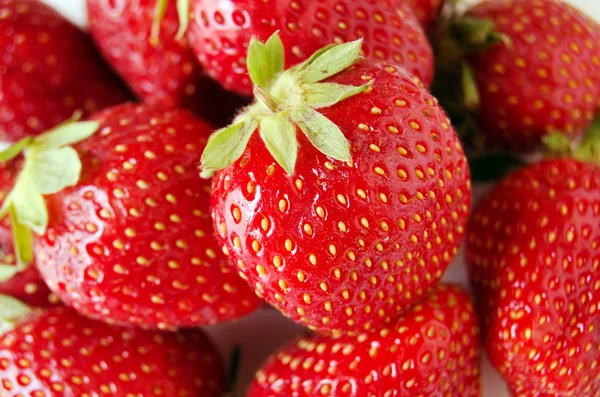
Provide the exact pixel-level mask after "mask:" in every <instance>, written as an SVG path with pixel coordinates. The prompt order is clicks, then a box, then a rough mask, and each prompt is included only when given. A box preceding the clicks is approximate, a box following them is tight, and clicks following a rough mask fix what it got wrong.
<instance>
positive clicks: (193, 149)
mask: <svg viewBox="0 0 600 397" xmlns="http://www.w3.org/2000/svg"><path fill="white" fill-rule="evenodd" d="M94 120H96V121H97V122H98V124H99V132H98V133H96V135H94V136H92V137H91V138H89V139H87V140H85V141H83V142H81V143H79V144H77V145H76V146H75V149H76V150H77V152H76V153H74V154H73V155H74V156H75V159H76V160H75V163H74V164H75V165H68V166H67V165H65V166H63V167H62V169H64V170H70V169H72V168H73V167H75V166H76V165H77V163H76V162H77V161H78V160H77V155H79V157H80V158H81V163H82V172H81V177H80V178H79V180H78V182H77V179H75V180H72V181H71V183H70V184H71V185H72V186H71V187H67V188H65V189H64V190H62V191H61V189H54V191H52V192H47V193H48V194H49V193H55V194H49V195H47V197H46V205H47V208H48V213H49V215H48V224H47V227H44V226H45V225H43V226H41V227H39V229H41V230H39V231H38V234H39V233H42V234H43V237H41V238H38V239H37V240H36V243H35V253H36V260H37V264H38V267H39V269H40V272H41V273H42V276H43V277H44V279H45V280H46V282H47V283H48V285H49V287H50V288H51V289H52V291H53V292H55V293H56V294H57V295H58V296H59V297H60V298H61V300H62V301H63V302H64V303H66V304H67V305H70V306H72V307H74V308H75V309H77V310H78V311H79V312H80V313H82V314H84V315H87V316H90V317H93V318H98V319H103V320H105V321H108V322H116V323H127V324H136V325H141V326H144V327H158V328H169V329H170V328H177V327H187V326H198V325H202V324H212V323H216V322H219V321H225V320H229V319H233V318H236V317H239V316H242V315H245V314H247V313H250V312H251V311H253V310H254V309H255V308H256V307H257V306H258V305H259V301H258V299H257V298H256V296H255V295H254V294H253V293H252V291H251V290H250V289H249V288H248V286H247V285H246V284H245V283H244V281H243V280H241V279H240V278H239V277H238V274H237V272H236V271H235V268H234V267H233V266H232V265H230V263H229V262H228V260H227V259H226V258H225V256H224V255H223V254H222V252H221V251H220V249H219V247H218V245H217V242H216V240H215V239H214V238H213V229H212V222H211V218H210V213H209V200H210V199H209V195H208V192H209V191H210V183H209V182H208V181H202V180H201V179H200V178H198V175H197V162H198V158H199V155H200V153H201V151H202V149H203V147H204V145H205V143H206V139H207V137H208V135H209V133H210V131H211V128H210V126H208V125H207V124H205V123H204V122H201V121H200V120H198V119H196V118H195V117H193V116H192V115H191V114H190V113H188V112H185V111H181V110H172V111H158V110H152V109H150V108H149V107H144V106H136V105H131V104H126V105H122V106H119V107H115V108H111V109H108V110H106V111H104V112H101V113H99V114H97V115H95V117H94ZM87 124H88V125H89V124H95V123H87ZM35 144H36V143H35V142H34V143H33V144H32V145H35ZM39 145H40V143H38V146H39ZM34 149H35V147H33V148H32V149H30V151H32V153H30V154H29V156H31V157H32V160H31V163H34V160H35V159H34V155H36V152H33V150H34ZM66 149H69V148H66ZM67 154H68V153H61V155H60V156H54V157H53V158H52V159H51V160H47V161H45V162H43V164H44V165H46V164H50V165H52V164H57V163H61V162H63V161H65V160H64V159H65V158H66V157H67ZM26 156H27V152H26ZM24 169H25V168H24ZM39 172H43V170H41V171H39ZM29 174H31V175H29ZM29 174H25V175H26V176H29V177H30V178H31V177H32V176H35V175H36V174H35V172H33V171H30V172H29ZM50 176H52V174H51V175H50ZM22 177H23V173H21V175H20V178H22ZM65 186H68V184H66V183H65ZM19 187H20V189H22V187H21V186H19ZM42 187H43V185H42ZM63 187H64V186H63ZM38 190H39V188H38ZM15 191H17V193H19V194H21V190H19V189H17V187H15V189H13V194H14V192H15ZM56 191H58V193H56ZM34 192H35V191H34ZM40 193H44V192H40ZM30 196H31V194H30ZM19 200H21V201H24V202H26V204H27V205H28V206H29V207H26V209H27V208H31V207H33V206H34V204H35V203H34V201H35V200H33V199H32V198H31V197H21V196H20V195H19V196H17V197H13V199H12V203H13V208H16V207H14V206H15V205H16V204H17V203H18V201H19ZM41 206H42V209H43V208H45V207H44V204H43V201H42V204H41ZM16 210H20V208H16ZM29 211H30V212H31V209H30V210H29ZM38 212H39V211H38ZM17 215H19V212H18V211H17ZM23 223H24V222H23ZM39 223H42V221H39ZM34 225H35V223H34ZM33 230H36V229H33Z"/></svg>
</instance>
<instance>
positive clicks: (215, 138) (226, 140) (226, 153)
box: [201, 118, 258, 177]
mask: <svg viewBox="0 0 600 397" xmlns="http://www.w3.org/2000/svg"><path fill="white" fill-rule="evenodd" d="M257 127H258V122H257V121H256V119H254V118H252V119H250V120H247V121H242V122H239V123H237V124H234V125H231V126H229V127H225V128H222V129H220V130H218V131H216V132H214V133H213V134H212V135H211V136H210V138H209V139H208V143H207V144H206V148H205V149H204V153H202V158H201V167H202V176H203V177H205V176H206V175H207V173H208V175H210V172H211V171H216V170H220V169H223V168H225V167H228V166H230V165H231V164H233V163H234V162H235V161H236V160H238V159H239V158H240V157H241V156H242V154H244V150H246V146H247V145H248V141H250V138H251V137H252V134H253V133H254V131H255V130H256V128H257Z"/></svg>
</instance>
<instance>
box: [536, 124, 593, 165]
mask: <svg viewBox="0 0 600 397" xmlns="http://www.w3.org/2000/svg"><path fill="white" fill-rule="evenodd" d="M543 141H544V144H545V145H546V151H547V152H548V154H549V155H550V156H552V157H570V158H574V159H577V160H579V161H583V162H587V163H593V164H596V165H598V166H600V117H598V118H597V119H596V121H594V123H593V124H592V126H591V127H590V129H589V130H588V131H587V133H586V135H585V137H584V138H583V140H582V141H581V142H580V143H579V144H574V143H573V142H572V141H571V140H570V139H569V138H568V137H567V136H566V135H564V134H563V133H561V132H552V133H550V134H548V135H546V136H545V137H544V139H543Z"/></svg>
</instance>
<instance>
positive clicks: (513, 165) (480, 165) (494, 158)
mask: <svg viewBox="0 0 600 397" xmlns="http://www.w3.org/2000/svg"><path fill="white" fill-rule="evenodd" d="M525 164H526V163H525V162H524V161H523V160H521V159H519V158H517V157H515V156H513V155H510V154H492V155H486V156H483V157H479V158H476V159H473V160H471V161H469V168H470V169H471V179H472V180H473V182H474V183H488V182H497V181H499V180H501V179H502V178H504V177H505V176H506V175H508V174H509V173H510V172H512V171H514V170H516V169H518V168H521V167H523V166H525Z"/></svg>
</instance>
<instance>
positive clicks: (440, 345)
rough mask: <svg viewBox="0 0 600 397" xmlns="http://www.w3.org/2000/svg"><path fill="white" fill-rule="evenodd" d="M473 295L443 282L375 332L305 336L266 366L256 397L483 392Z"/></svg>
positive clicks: (456, 396) (457, 396)
mask: <svg viewBox="0 0 600 397" xmlns="http://www.w3.org/2000/svg"><path fill="white" fill-rule="evenodd" d="M478 338H479V326H478V324H477V315H476V313H475V310H474V308H473V306H472V304H471V300H470V297H469V296H468V295H467V294H466V293H465V292H464V291H462V290H461V289H460V288H458V287H454V286H449V285H440V286H439V287H436V289H434V290H433V291H432V292H431V293H430V294H429V295H427V297H426V298H425V299H424V300H423V301H422V302H421V303H419V304H417V305H415V306H413V307H412V308H411V309H410V310H409V311H408V312H407V313H405V314H404V315H403V316H401V317H400V318H399V319H397V321H396V322H394V323H393V324H390V326H388V327H386V328H383V329H381V330H379V332H378V333H374V334H359V335H358V336H355V337H350V336H345V337H342V338H339V339H332V338H329V337H326V336H312V337H306V338H302V339H299V340H298V341H296V342H294V343H292V344H290V345H287V346H285V347H283V348H282V349H280V350H279V351H278V352H277V353H275V354H274V355H273V356H271V358H270V359H269V360H268V361H267V363H266V364H265V365H264V366H263V367H262V368H261V369H260V370H259V371H258V373H257V375H256V379H255V380H254V383H253V384H252V386H251V387H250V391H249V393H248V397H267V396H268V397H277V396H281V397H283V396H286V397H287V396H296V397H303V396H315V397H316V396H339V397H350V396H353V397H375V396H384V397H391V396H396V397H414V396H453V397H468V396H473V397H476V396H480V395H481V386H480V380H479V339H478Z"/></svg>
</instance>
